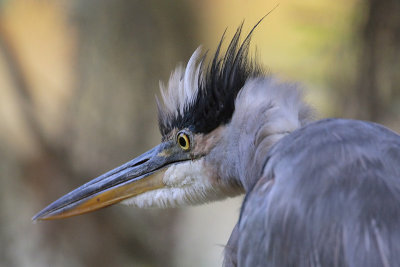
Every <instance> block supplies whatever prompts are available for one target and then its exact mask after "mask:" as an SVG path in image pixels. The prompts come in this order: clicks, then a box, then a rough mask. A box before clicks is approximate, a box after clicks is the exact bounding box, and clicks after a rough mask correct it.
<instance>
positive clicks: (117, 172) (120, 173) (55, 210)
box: [32, 141, 190, 221]
mask: <svg viewBox="0 0 400 267" xmlns="http://www.w3.org/2000/svg"><path fill="white" fill-rule="evenodd" d="M189 159H190V157H189V155H187V154H185V153H182V151H180V150H179V149H177V148H176V145H175V144H174V142H172V141H167V142H164V143H161V144H160V145H158V146H156V147H155V148H153V149H151V150H149V151H147V152H146V153H144V154H143V155H141V156H139V157H137V158H135V159H133V160H132V161H129V162H127V163H125V164H123V165H121V166H120V167H118V168H115V169H113V170H111V171H109V172H107V173H105V174H103V175H101V176H99V177H97V178H95V179H93V180H92V181H90V182H88V183H86V184H84V185H82V186H80V187H78V188H77V189H75V190H73V191H71V192H70V193H68V194H66V195H65V196H63V197H61V198H59V199H58V200H56V201H55V202H53V203H52V204H50V205H49V206H47V207H46V208H45V209H43V210H42V211H40V212H39V213H37V214H36V215H35V216H34V217H33V218H32V220H33V221H37V220H53V219H62V218H67V217H71V216H75V215H79V214H83V213H88V212H91V211H95V210H98V209H101V208H104V207H107V206H110V205H113V204H115V203H118V202H121V201H122V200H124V199H127V198H130V197H133V196H136V195H139V194H142V193H144V192H147V191H150V190H154V189H158V188H162V187H164V183H163V177H164V173H165V171H166V166H167V165H169V164H172V163H176V162H179V161H184V160H189Z"/></svg>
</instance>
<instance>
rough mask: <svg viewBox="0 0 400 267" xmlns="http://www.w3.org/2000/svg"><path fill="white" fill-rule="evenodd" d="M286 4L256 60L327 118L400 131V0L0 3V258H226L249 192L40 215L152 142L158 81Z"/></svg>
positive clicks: (166, 262) (38, 261)
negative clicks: (49, 217)
mask: <svg viewBox="0 0 400 267" xmlns="http://www.w3.org/2000/svg"><path fill="white" fill-rule="evenodd" d="M278 3H279V7H278V8H277V9H276V10H275V11H274V12H272V13H271V14H270V15H269V16H268V17H267V18H266V19H265V20H264V21H263V23H262V24H261V25H260V26H259V27H258V28H257V30H256V31H255V33H254V35H253V41H252V49H253V50H252V53H256V54H257V55H258V58H259V61H260V63H261V64H262V65H265V66H267V67H268V69H269V70H270V71H271V73H273V74H274V75H276V76H278V77H280V79H282V80H288V81H296V82H298V83H299V84H301V86H302V87H303V88H304V91H305V93H306V96H307V100H308V101H309V102H310V103H311V104H312V105H313V106H314V107H315V109H316V110H317V111H318V113H319V116H320V117H328V116H329V117H331V116H335V117H350V118H359V119H364V120H372V121H376V122H379V123H383V124H384V125H386V126H388V127H391V128H392V129H394V130H397V131H399V130H400V121H399V115H400V16H399V14H400V2H399V1H398V0H385V1H379V0H340V1H319V0H303V1H295V0H281V1H265V0H263V1H261V0H260V1H255V0H252V1H249V0H235V1H232V0H223V1H222V0H219V1H214V0H206V1H195V0H190V1H188V0H176V1H163V0H158V1H157V0H149V1H129V0H114V1H107V0H96V1H95V0H87V1H77V0H72V1H67V0H64V1H50V0H0V265H1V266H220V265H221V263H222V258H223V245H224V244H225V243H226V242H227V240H228V237H229V234H230V232H231V230H232V228H233V226H234V224H235V222H236V220H237V219H238V215H239V208H240V203H241V198H235V199H230V200H226V201H223V202H218V203H213V204H209V205H205V206H201V207H188V208H181V209H170V210H156V209H151V210H138V209H134V208H130V207H124V206H114V207H112V208H107V209H104V210H101V211H98V212H95V213H92V214H88V215H85V216H78V217H76V218H71V219H66V220H61V221H52V222H42V223H37V224H33V223H32V222H31V217H32V216H33V215H34V214H35V213H36V212H38V211H39V210H40V209H42V208H44V207H45V205H47V204H49V203H50V202H52V201H53V200H55V199H56V198H58V197H59V196H61V195H63V194H65V193H67V192H68V191H70V190H72V189H73V188H75V187H76V186H79V185H81V184H82V183H84V182H86V181H88V180H89V179H91V178H93V177H96V176H98V175H99V174H101V173H103V172H105V171H107V170H109V169H111V168H113V167H115V166H117V165H119V164H121V163H123V162H126V161H128V160H130V159H132V158H133V157H135V156H137V155H139V154H141V153H142V152H144V151H146V150H147V149H149V148H151V147H153V146H154V145H156V144H157V143H158V142H159V140H160V134H159V132H158V129H157V114H156V105H155V100H154V95H155V94H158V83H159V80H162V81H167V80H168V78H169V74H170V72H171V71H172V70H173V69H174V67H175V66H176V65H177V64H178V63H179V62H186V61H187V60H188V59H189V57H190V55H191V53H192V52H193V51H194V50H195V49H196V47H197V46H198V45H200V44H202V45H203V48H204V49H209V50H210V53H213V51H215V48H216V46H217V43H218V41H219V39H220V37H221V35H222V33H223V32H224V30H225V29H226V28H227V38H226V39H229V38H230V37H231V36H233V34H234V32H235V30H236V27H237V26H238V25H239V24H240V23H241V22H242V21H243V20H245V24H244V32H245V33H247V32H248V31H249V30H250V29H251V27H252V26H253V25H254V24H255V23H256V22H257V20H258V19H260V18H261V17H262V16H263V15H265V14H266V13H267V12H268V11H270V10H271V9H272V8H273V7H275V6H276V4H278Z"/></svg>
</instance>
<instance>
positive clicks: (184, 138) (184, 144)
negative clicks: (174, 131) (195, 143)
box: [178, 133, 190, 150]
mask: <svg viewBox="0 0 400 267" xmlns="http://www.w3.org/2000/svg"><path fill="white" fill-rule="evenodd" d="M178 144H179V146H180V147H181V148H182V149H183V150H188V149H189V148H190V141H189V136H188V135H187V134H185V133H179V134H178Z"/></svg>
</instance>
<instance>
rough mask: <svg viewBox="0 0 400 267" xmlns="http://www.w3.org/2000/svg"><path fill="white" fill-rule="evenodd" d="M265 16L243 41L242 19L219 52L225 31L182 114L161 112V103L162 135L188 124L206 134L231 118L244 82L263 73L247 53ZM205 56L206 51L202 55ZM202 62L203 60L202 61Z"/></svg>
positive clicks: (160, 124) (190, 128)
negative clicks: (229, 39) (191, 99)
mask: <svg viewBox="0 0 400 267" xmlns="http://www.w3.org/2000/svg"><path fill="white" fill-rule="evenodd" d="M267 15H268V14H267ZM267 15H266V16H267ZM264 18H265V16H264V17H263V18H262V19H261V20H260V21H258V23H257V24H256V25H255V26H254V27H253V28H252V29H251V31H250V32H249V33H248V35H247V36H246V38H245V39H244V40H243V42H241V43H240V36H241V33H242V28H243V22H242V23H241V25H240V26H239V27H238V29H237V30H236V33H235V35H234V36H233V38H232V40H231V42H230V43H229V46H228V48H227V49H226V51H225V54H224V55H223V56H220V52H221V45H222V43H223V41H224V37H225V32H226V31H225V32H224V34H223V35H222V38H221V41H220V42H219V44H218V47H217V49H216V52H215V54H214V57H213V59H212V61H211V62H210V64H209V65H208V67H207V68H206V70H204V68H203V66H202V65H201V70H200V75H199V79H198V88H199V89H198V93H197V95H196V96H195V98H194V100H193V101H192V102H191V103H188V104H187V105H185V107H184V112H183V114H180V113H179V112H178V114H177V115H175V116H168V115H166V114H163V113H162V108H160V105H159V127H160V131H161V134H162V135H163V137H165V136H166V135H167V134H168V133H169V132H170V131H171V130H172V129H174V128H177V129H185V128H187V129H189V130H191V131H192V132H194V133H204V134H207V133H209V132H211V131H212V130H214V129H215V128H217V127H218V126H220V125H224V124H226V123H228V122H229V121H230V120H231V118H232V114H233V112H234V109H235V98H236V96H237V94H238V93H239V91H240V90H241V89H242V87H243V86H244V84H245V82H246V81H247V80H248V79H249V78H252V77H256V76H259V75H261V74H263V73H264V72H263V70H262V69H261V67H259V65H258V64H257V62H256V61H255V60H254V59H249V57H248V54H249V46H250V40H251V35H252V33H253V31H254V29H255V28H256V27H257V26H258V24H259V23H260V22H261V21H262V20H263V19H264ZM204 57H205V55H204V56H203V59H204ZM202 62H203V60H201V62H200V63H199V64H202ZM182 78H183V77H182Z"/></svg>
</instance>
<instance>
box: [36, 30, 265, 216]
mask: <svg viewBox="0 0 400 267" xmlns="http://www.w3.org/2000/svg"><path fill="white" fill-rule="evenodd" d="M241 29H242V26H240V27H239V28H238V30H237V31H236V33H235V35H234V37H233V39H232V41H231V42H230V44H229V46H228V48H227V49H226V51H225V53H224V55H223V56H220V49H221V44H222V41H223V38H222V39H221V42H220V44H219V46H218V48H217V50H216V53H215V55H214V57H213V59H212V60H211V62H210V64H209V65H208V67H207V68H204V67H203V61H204V58H205V56H204V55H201V51H200V49H197V50H196V51H195V52H194V54H193V55H192V57H191V58H190V60H189V62H188V64H187V66H186V67H185V68H184V67H182V66H179V67H178V68H177V69H176V70H175V72H173V73H172V75H171V77H170V80H169V82H168V85H167V86H164V85H163V84H160V87H161V96H162V97H161V98H162V101H159V100H158V99H157V104H158V111H159V112H158V113H159V126H160V131H161V134H162V142H161V143H160V144H159V145H158V146H156V147H154V148H153V149H151V150H149V151H148V152H146V153H144V154H142V155H141V156H139V157H137V158H135V159H133V160H132V161H129V162H127V163H125V164H123V165H121V166H120V167H117V168H115V169H113V170H111V171H109V172H107V173H105V174H103V175H101V176H99V177H97V178H95V179H93V180H92V181H89V182H88V183H86V184H84V185H82V186H81V187H79V188H77V189H75V190H73V191H71V192H70V193H68V194H66V195H65V196H63V197H61V198H60V199H58V200H56V201H55V202H53V203H52V204H50V205H49V206H48V207H46V208H45V209H43V210H42V211H40V212H39V213H38V214H37V215H35V216H34V217H33V220H46V219H58V218H65V217H70V216H74V215H78V214H82V213H87V212H90V211H94V210H97V209H100V208H103V207H106V206H109V205H112V204H115V203H118V202H123V203H125V204H131V205H134V206H137V207H174V206H181V205H185V204H200V203H204V202H208V201H213V200H217V199H221V198H224V197H226V196H233V195H237V194H239V193H241V192H243V188H242V186H241V185H240V183H238V182H235V181H227V180H224V179H221V177H219V172H218V170H217V169H216V166H215V164H211V162H212V160H210V155H211V154H213V153H212V152H213V150H216V149H221V147H222V146H221V143H222V140H224V137H225V135H224V132H225V128H226V127H227V125H228V124H229V123H230V121H231V118H232V114H233V112H234V109H235V98H236V96H237V94H238V92H239V91H240V89H241V88H242V87H243V85H244V84H245V82H246V80H247V79H249V78H251V77H254V76H257V75H259V74H260V73H261V72H262V71H261V69H260V68H258V67H257V65H256V64H254V63H253V62H251V61H249V60H248V48H249V42H250V36H251V33H252V31H251V32H250V33H249V34H248V35H247V37H246V38H245V39H244V41H243V42H239V38H240V34H241ZM253 29H254V28H253ZM214 154H215V153H214ZM219 155H222V154H219Z"/></svg>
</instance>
